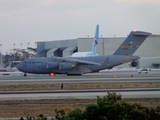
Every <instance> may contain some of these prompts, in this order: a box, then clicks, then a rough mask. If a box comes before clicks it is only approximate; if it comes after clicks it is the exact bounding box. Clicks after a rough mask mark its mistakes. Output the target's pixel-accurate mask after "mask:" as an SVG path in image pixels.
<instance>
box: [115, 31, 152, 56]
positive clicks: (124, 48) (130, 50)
mask: <svg viewBox="0 0 160 120" xmlns="http://www.w3.org/2000/svg"><path fill="white" fill-rule="evenodd" d="M150 35H151V33H148V32H142V31H131V33H130V34H129V36H128V37H127V38H126V39H125V41H124V42H123V43H122V44H121V45H120V47H119V48H118V49H117V50H116V51H115V53H114V54H113V55H132V54H134V52H135V51H136V50H137V49H138V48H139V47H140V45H141V44H142V43H143V42H144V40H145V39H146V38H147V37H148V36H150Z"/></svg>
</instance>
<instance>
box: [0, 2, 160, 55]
mask: <svg viewBox="0 0 160 120" xmlns="http://www.w3.org/2000/svg"><path fill="white" fill-rule="evenodd" d="M159 6H160V0H0V45H1V46H0V51H1V52H2V53H3V54H6V53H10V52H11V49H13V48H23V49H26V48H27V47H28V46H29V47H36V44H35V43H36V42H38V41H53V40H66V39H76V38H82V37H87V36H88V35H89V36H90V37H94V33H95V27H96V25H97V24H99V29H100V30H99V31H100V35H102V36H103V37H113V36H114V35H115V36H117V37H124V36H127V35H128V34H129V33H130V31H132V30H140V31H146V32H151V33H153V34H160V7H159ZM28 43H29V44H28ZM14 44H15V45H14Z"/></svg>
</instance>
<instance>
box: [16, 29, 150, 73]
mask: <svg viewBox="0 0 160 120" xmlns="http://www.w3.org/2000/svg"><path fill="white" fill-rule="evenodd" d="M150 35H151V33H148V32H142V31H132V32H131V33H130V34H129V36H128V37H127V38H126V40H125V41H124V42H123V43H122V44H121V45H120V47H119V48H118V49H117V50H116V51H115V53H113V54H112V55H105V56H90V57H44V58H42V57H39V58H38V57H37V58H28V59H25V60H23V61H22V62H20V63H19V64H18V65H17V68H18V70H19V71H22V72H24V76H27V74H26V73H33V74H67V75H82V74H85V73H92V72H98V71H100V70H104V69H112V68H113V67H115V66H118V65H121V64H123V63H128V62H131V61H133V62H134V61H136V60H138V59H140V57H139V56H133V54H134V52H135V51H136V50H137V49H138V48H139V47H140V45H141V44H142V43H143V42H144V40H145V39H146V38H147V37H148V36H150Z"/></svg>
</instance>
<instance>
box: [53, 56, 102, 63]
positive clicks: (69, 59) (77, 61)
mask: <svg viewBox="0 0 160 120" xmlns="http://www.w3.org/2000/svg"><path fill="white" fill-rule="evenodd" d="M54 59H56V60H58V61H62V62H72V63H73V62H74V63H76V64H84V65H101V63H97V62H91V61H86V60H80V59H75V58H63V57H55V58H54Z"/></svg>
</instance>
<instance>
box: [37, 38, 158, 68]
mask: <svg viewBox="0 0 160 120" xmlns="http://www.w3.org/2000/svg"><path fill="white" fill-rule="evenodd" d="M125 39H126V37H115V36H114V37H100V38H99V44H98V46H97V53H98V55H110V54H113V53H114V52H115V51H116V49H118V47H119V46H120V45H121V43H122V42H123V41H124V40H125ZM93 40H94V38H91V37H86V38H77V39H67V40H56V41H44V42H37V57H51V56H60V57H66V56H70V55H72V54H73V53H75V52H85V51H91V49H92V44H93ZM134 55H139V56H140V57H142V58H144V59H142V60H139V61H138V63H139V66H138V67H145V68H147V67H150V68H159V67H160V58H156V57H160V35H152V36H149V37H148V38H147V39H146V40H145V41H144V43H143V44H142V45H141V46H140V48H139V49H138V50H137V51H136V52H135V53H134ZM148 57H150V58H151V59H148ZM145 58H146V59H145ZM117 67H118V68H124V67H125V68H126V67H127V68H128V67H129V65H128V64H123V65H120V66H117Z"/></svg>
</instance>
